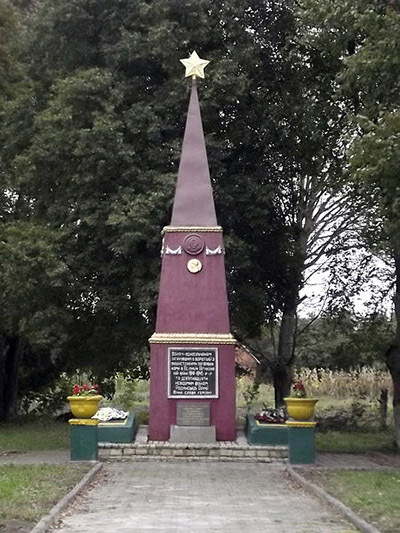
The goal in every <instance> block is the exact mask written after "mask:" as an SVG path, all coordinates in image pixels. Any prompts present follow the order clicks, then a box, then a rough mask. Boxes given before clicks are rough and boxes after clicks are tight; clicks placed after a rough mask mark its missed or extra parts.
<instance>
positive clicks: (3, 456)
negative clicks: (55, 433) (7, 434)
mask: <svg viewBox="0 0 400 533" xmlns="http://www.w3.org/2000/svg"><path fill="white" fill-rule="evenodd" d="M69 460H70V451H69V450H46V451H37V452H1V451H0V465H8V464H16V465H34V464H65V463H68V462H69Z"/></svg>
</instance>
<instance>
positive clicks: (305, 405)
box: [284, 398, 318, 421]
mask: <svg viewBox="0 0 400 533" xmlns="http://www.w3.org/2000/svg"><path fill="white" fill-rule="evenodd" d="M284 400H285V402H286V409H287V412H288V415H289V416H290V417H291V418H293V420H302V421H304V420H309V419H310V418H311V417H312V416H314V411H315V404H316V403H317V402H318V400H317V399H316V398H284Z"/></svg>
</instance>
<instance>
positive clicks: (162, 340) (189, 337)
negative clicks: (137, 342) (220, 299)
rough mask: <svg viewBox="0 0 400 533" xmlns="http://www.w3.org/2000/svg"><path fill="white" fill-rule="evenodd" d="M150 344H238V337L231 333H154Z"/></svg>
mask: <svg viewBox="0 0 400 533" xmlns="http://www.w3.org/2000/svg"><path fill="white" fill-rule="evenodd" d="M149 343H150V344H174V343H185V344H188V343H189V344H190V343H195V344H236V339H235V338H234V336H233V335H231V334H230V333H154V334H153V335H152V336H151V337H150V339H149Z"/></svg>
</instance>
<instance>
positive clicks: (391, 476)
mask: <svg viewBox="0 0 400 533" xmlns="http://www.w3.org/2000/svg"><path fill="white" fill-rule="evenodd" d="M310 477H311V478H312V480H313V481H314V482H316V483H317V484H319V485H321V486H322V487H324V489H325V490H326V491H327V492H329V493H330V494H332V495H333V496H335V497H336V498H337V499H339V500H340V501H342V502H343V503H344V504H346V505H347V506H348V507H350V508H352V509H353V510H354V511H356V512H357V513H358V514H360V515H361V516H363V517H364V518H365V519H366V520H368V521H369V522H371V523H373V524H374V525H375V526H376V527H377V528H378V529H379V530H380V531H382V533H394V532H395V531H400V499H399V493H400V472H398V471H393V472H355V471H348V470H347V471H339V472H321V471H320V472H316V473H314V474H313V475H310Z"/></svg>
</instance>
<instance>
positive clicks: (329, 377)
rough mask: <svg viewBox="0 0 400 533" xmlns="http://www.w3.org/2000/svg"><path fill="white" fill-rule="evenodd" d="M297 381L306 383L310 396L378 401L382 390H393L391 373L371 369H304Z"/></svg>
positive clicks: (297, 375) (298, 375)
mask: <svg viewBox="0 0 400 533" xmlns="http://www.w3.org/2000/svg"><path fill="white" fill-rule="evenodd" d="M296 379H300V380H301V381H302V382H303V383H304V385H305V387H306V390H307V394H308V395H309V396H330V397H332V398H341V399H344V398H365V399H368V400H376V399H377V398H378V397H379V395H380V392H381V390H382V389H388V390H389V391H391V389H392V380H391V377H390V374H389V372H388V371H384V370H378V369H375V368H371V367H364V368H360V369H358V370H349V371H347V372H346V371H344V370H325V369H323V368H304V369H302V370H301V371H299V372H298V373H297V374H296Z"/></svg>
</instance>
